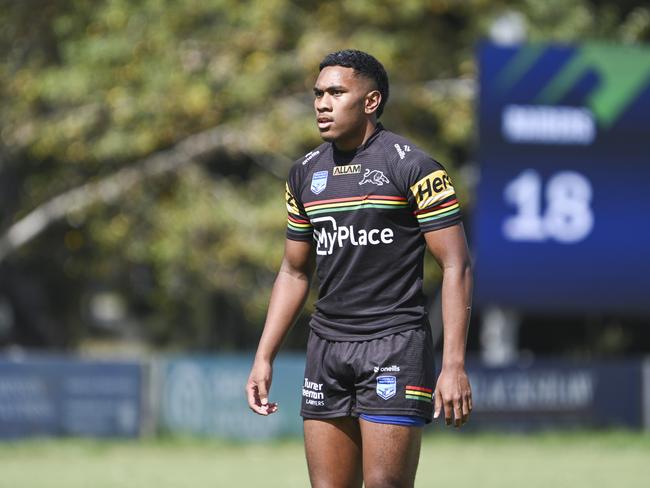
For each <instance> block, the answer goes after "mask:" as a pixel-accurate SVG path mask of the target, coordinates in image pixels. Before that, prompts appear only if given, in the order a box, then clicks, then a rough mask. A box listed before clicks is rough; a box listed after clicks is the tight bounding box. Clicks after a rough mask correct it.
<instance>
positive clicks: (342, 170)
mask: <svg viewBox="0 0 650 488" xmlns="http://www.w3.org/2000/svg"><path fill="white" fill-rule="evenodd" d="M358 173H361V165H360V164H348V165H345V166H334V170H333V171H332V174H333V175H334V176H341V175H356V174H358Z"/></svg>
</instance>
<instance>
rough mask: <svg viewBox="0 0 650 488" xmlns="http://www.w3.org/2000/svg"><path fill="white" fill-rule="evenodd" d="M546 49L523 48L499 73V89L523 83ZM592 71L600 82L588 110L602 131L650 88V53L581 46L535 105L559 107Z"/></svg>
mask: <svg viewBox="0 0 650 488" xmlns="http://www.w3.org/2000/svg"><path fill="white" fill-rule="evenodd" d="M546 49H547V47H544V46H540V45H531V46H526V47H523V48H522V49H521V50H520V51H519V52H518V53H517V54H516V55H515V56H514V57H513V59H512V61H510V62H509V63H508V64H507V65H506V66H505V68H504V69H503V70H502V71H501V72H500V73H499V75H498V78H497V80H496V81H497V85H498V87H499V89H500V90H507V89H509V88H510V87H511V86H512V85H514V84H515V83H516V82H517V81H519V80H520V79H521V78H522V77H523V76H524V75H525V74H526V72H528V71H529V69H530V68H531V67H532V66H534V64H535V62H536V61H537V60H538V59H539V58H540V56H541V55H542V54H543V53H544V51H545V50H546ZM590 71H593V72H595V73H596V74H597V76H598V78H599V80H600V82H599V84H598V86H597V87H596V88H594V89H593V91H592V92H591V93H590V94H589V96H588V97H587V107H588V108H589V109H591V111H592V113H593V114H594V115H595V117H596V119H597V120H598V122H599V124H600V125H601V127H603V128H608V127H610V126H611V125H612V124H613V123H614V122H616V120H618V118H619V117H620V115H621V114H622V113H623V111H624V110H625V109H626V108H627V107H629V106H630V104H631V103H632V102H633V101H634V100H635V99H636V98H637V96H638V95H639V93H640V92H641V91H642V90H643V89H644V88H645V87H646V86H647V85H648V84H650V49H648V48H647V47H640V46H613V45H606V44H598V43H594V44H586V45H584V46H581V47H579V48H577V49H576V51H575V55H574V56H573V58H572V59H571V60H570V61H569V62H568V63H567V64H566V66H564V67H563V68H562V69H561V70H560V71H559V72H558V73H557V74H556V75H555V76H554V77H553V78H552V79H551V81H550V82H549V84H548V85H546V87H545V88H544V89H543V90H542V92H541V93H540V94H539V95H538V96H537V98H536V99H535V102H536V103H540V104H545V105H552V104H555V103H557V102H558V101H559V100H560V99H561V98H562V97H563V96H564V95H566V93H567V92H569V90H571V89H572V88H573V87H574V86H575V84H576V83H577V82H578V81H579V80H580V79H581V78H582V77H583V76H584V75H585V74H587V73H588V72H590Z"/></svg>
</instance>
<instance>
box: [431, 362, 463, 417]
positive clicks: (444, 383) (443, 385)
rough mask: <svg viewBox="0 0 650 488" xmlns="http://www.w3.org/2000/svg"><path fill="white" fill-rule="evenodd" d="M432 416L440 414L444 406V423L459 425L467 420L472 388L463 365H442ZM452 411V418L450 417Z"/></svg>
mask: <svg viewBox="0 0 650 488" xmlns="http://www.w3.org/2000/svg"><path fill="white" fill-rule="evenodd" d="M434 397H435V407H434V413H433V418H435V419H437V418H438V417H439V416H440V412H441V410H442V409H443V408H444V413H445V423H446V424H447V425H451V424H452V421H453V424H454V426H455V427H460V426H461V425H463V424H465V423H466V422H467V421H468V420H469V414H470V413H471V412H472V388H471V387H470V384H469V379H468V378H467V373H466V372H465V368H464V367H461V366H459V367H455V368H454V367H447V368H445V367H443V368H442V371H441V372H440V376H439V377H438V383H437V384H436V390H435V392H434ZM452 413H453V418H452Z"/></svg>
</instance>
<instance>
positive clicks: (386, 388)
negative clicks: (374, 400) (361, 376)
mask: <svg viewBox="0 0 650 488" xmlns="http://www.w3.org/2000/svg"><path fill="white" fill-rule="evenodd" d="M376 391H377V396H379V397H380V398H383V399H384V400H388V399H389V398H392V397H394V396H395V393H397V378H396V377H395V376H377V387H376Z"/></svg>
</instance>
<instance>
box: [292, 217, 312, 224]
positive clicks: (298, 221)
mask: <svg viewBox="0 0 650 488" xmlns="http://www.w3.org/2000/svg"><path fill="white" fill-rule="evenodd" d="M289 220H290V221H291V222H295V223H296V224H310V223H311V222H309V220H307V219H297V218H296V217H294V216H293V215H289Z"/></svg>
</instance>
